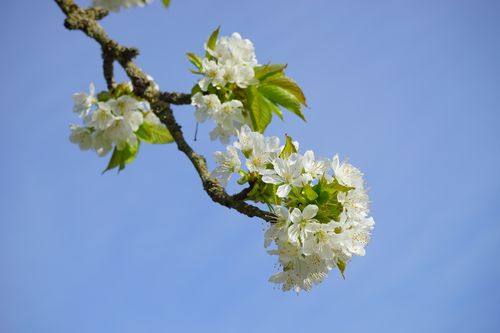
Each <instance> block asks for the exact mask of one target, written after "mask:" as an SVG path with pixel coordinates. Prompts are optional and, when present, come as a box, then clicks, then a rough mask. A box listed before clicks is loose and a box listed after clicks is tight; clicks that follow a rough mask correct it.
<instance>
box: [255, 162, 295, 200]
mask: <svg viewBox="0 0 500 333" xmlns="http://www.w3.org/2000/svg"><path fill="white" fill-rule="evenodd" d="M272 164H273V167H274V168H273V169H272V170H266V172H264V173H261V174H262V175H263V177H262V181H263V182H264V183H269V184H276V185H280V186H279V187H278V189H277V191H276V195H278V197H280V198H284V197H286V196H287V195H288V193H290V191H291V190H292V187H293V186H300V185H301V184H302V177H301V173H302V163H301V161H300V158H299V156H298V154H296V153H293V154H291V155H290V157H289V158H287V159H282V158H279V157H278V158H276V159H274V161H273V162H272Z"/></svg>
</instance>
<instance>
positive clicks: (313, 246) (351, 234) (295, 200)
mask: <svg viewBox="0 0 500 333" xmlns="http://www.w3.org/2000/svg"><path fill="white" fill-rule="evenodd" d="M239 152H241V153H242V155H243V156H244V157H245V165H246V168H247V171H244V170H242V169H241V166H242V162H241V160H240V153H239ZM215 160H216V162H217V164H218V166H217V167H216V168H215V170H214V171H213V172H212V176H213V177H214V178H217V179H218V180H219V181H220V182H221V184H223V185H226V184H227V182H228V180H229V178H230V177H231V174H232V173H239V174H240V175H241V176H242V177H241V179H240V180H239V183H240V184H243V183H247V182H248V183H249V184H250V185H251V186H252V190H251V191H250V193H249V194H248V197H247V199H249V200H253V201H256V202H262V203H265V204H267V205H268V207H269V209H270V210H271V211H272V212H274V213H275V215H276V216H277V220H276V222H275V223H272V224H271V226H270V227H269V229H268V230H267V231H266V234H265V244H264V245H265V247H269V246H270V245H271V244H272V243H274V244H275V246H276V248H275V249H273V250H270V251H269V253H270V254H273V255H277V256H278V258H279V259H278V262H279V265H280V266H281V267H282V271H281V272H279V273H277V274H276V275H274V276H272V277H271V278H270V281H271V282H275V283H278V284H281V286H282V289H283V290H290V289H293V290H295V291H297V292H298V291H300V290H310V289H311V287H312V286H313V285H314V284H317V283H319V282H321V281H322V280H323V279H324V278H325V276H326V274H327V273H328V272H329V271H330V270H331V269H332V268H335V267H337V268H339V269H340V271H341V273H342V274H343V272H344V269H345V266H346V264H347V262H348V261H349V260H350V259H351V258H352V256H354V255H358V256H363V255H364V254H365V249H364V248H365V246H366V245H367V243H368V241H369V239H370V232H371V230H372V229H373V225H374V221H373V219H372V218H371V217H369V216H368V213H369V209H368V203H369V201H368V195H367V192H366V189H365V185H364V180H363V174H362V173H361V172H360V171H359V170H358V169H357V168H355V167H354V166H352V165H351V164H349V163H347V162H345V161H344V162H341V161H340V160H339V157H338V155H335V156H334V157H333V159H332V160H318V159H316V158H315V156H314V152H313V151H311V150H309V151H307V152H305V153H304V154H303V155H301V154H299V153H298V143H296V142H293V141H292V140H291V138H290V137H287V141H286V143H285V145H283V146H281V145H280V141H279V138H277V137H264V136H263V135H262V134H260V133H258V132H253V131H252V130H251V129H250V128H249V127H248V126H243V127H242V128H241V129H240V130H239V131H238V140H237V141H236V142H234V144H233V145H232V146H228V147H227V151H226V152H225V153H223V152H216V153H215Z"/></svg>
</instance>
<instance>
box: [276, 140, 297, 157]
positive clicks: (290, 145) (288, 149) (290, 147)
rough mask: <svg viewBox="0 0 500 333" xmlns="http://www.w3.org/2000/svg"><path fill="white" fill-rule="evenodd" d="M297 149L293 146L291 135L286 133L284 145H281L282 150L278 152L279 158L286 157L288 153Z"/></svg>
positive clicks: (290, 153)
mask: <svg viewBox="0 0 500 333" xmlns="http://www.w3.org/2000/svg"><path fill="white" fill-rule="evenodd" d="M296 152H297V149H296V148H295V145H294V144H293V140H292V137H291V136H289V135H288V134H286V143H285V147H283V150H282V151H281V153H280V157H281V158H288V157H289V156H290V155H292V154H293V153H296Z"/></svg>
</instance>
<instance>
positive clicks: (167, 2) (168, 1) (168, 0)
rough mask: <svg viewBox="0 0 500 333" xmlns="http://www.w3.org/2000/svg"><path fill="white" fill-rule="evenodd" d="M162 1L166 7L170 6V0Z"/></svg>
mask: <svg viewBox="0 0 500 333" xmlns="http://www.w3.org/2000/svg"><path fill="white" fill-rule="evenodd" d="M161 2H162V3H163V6H164V7H165V8H168V6H170V0H162V1H161Z"/></svg>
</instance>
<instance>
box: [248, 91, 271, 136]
mask: <svg viewBox="0 0 500 333" xmlns="http://www.w3.org/2000/svg"><path fill="white" fill-rule="evenodd" d="M245 93H246V104H247V105H246V109H247V110H248V112H249V114H250V119H251V120H252V126H253V129H254V130H255V131H259V132H261V133H263V132H264V130H265V129H266V127H267V125H269V123H270V122H271V119H272V116H273V114H272V110H271V107H270V106H269V104H268V103H267V101H265V100H263V98H262V96H261V95H260V94H259V92H258V91H257V88H256V87H255V86H250V87H248V88H246V89H245Z"/></svg>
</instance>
